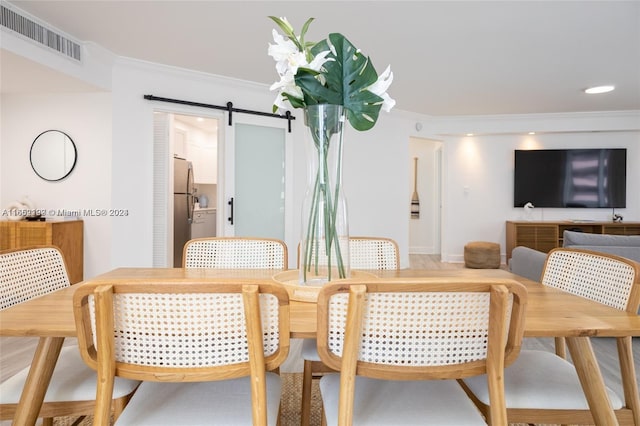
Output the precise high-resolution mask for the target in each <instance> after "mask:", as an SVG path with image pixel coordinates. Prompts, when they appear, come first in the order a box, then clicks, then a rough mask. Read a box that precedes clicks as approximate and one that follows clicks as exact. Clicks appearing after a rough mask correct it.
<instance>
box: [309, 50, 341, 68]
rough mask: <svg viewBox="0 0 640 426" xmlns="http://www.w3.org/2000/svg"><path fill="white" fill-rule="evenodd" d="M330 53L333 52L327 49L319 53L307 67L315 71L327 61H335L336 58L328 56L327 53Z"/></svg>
mask: <svg viewBox="0 0 640 426" xmlns="http://www.w3.org/2000/svg"><path fill="white" fill-rule="evenodd" d="M329 53H331V52H330V51H328V50H325V51H324V52H320V53H318V54H317V55H316V57H315V58H313V60H312V61H311V63H310V64H309V65H308V66H307V68H310V69H312V70H314V71H320V69H321V68H322V66H323V65H324V64H325V62H330V61H335V59H334V58H327V55H328V54H329Z"/></svg>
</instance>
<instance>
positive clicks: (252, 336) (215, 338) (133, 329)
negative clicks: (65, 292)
mask: <svg viewBox="0 0 640 426" xmlns="http://www.w3.org/2000/svg"><path fill="white" fill-rule="evenodd" d="M288 300H289V299H288V294H287V292H286V290H285V289H284V288H283V287H282V286H281V285H279V284H277V283H275V282H273V281H267V280H264V281H249V280H247V281H244V282H237V281H236V282H229V281H228V280H207V281H206V282H198V281H193V282H184V281H181V282H180V283H179V284H176V283H175V282H174V283H171V282H157V281H149V282H125V281H122V282H120V281H110V282H100V281H91V282H88V283H86V284H84V285H82V286H81V287H80V288H78V290H77V291H76V292H75V294H74V315H75V318H76V326H77V330H78V345H79V347H80V351H81V355H82V358H83V360H84V361H85V362H86V363H87V364H88V365H89V366H90V367H91V368H93V369H95V370H97V372H98V377H99V379H100V380H99V385H98V391H97V395H98V404H97V408H96V419H101V420H100V421H103V422H105V424H107V422H108V404H109V401H110V395H109V386H110V383H112V382H113V379H114V377H115V376H120V377H127V378H131V379H138V380H145V381H157V382H204V381H208V382H211V381H219V380H228V379H232V378H237V377H246V376H250V377H251V383H252V385H251V386H252V389H251V391H252V401H253V409H254V413H255V412H256V411H257V412H259V413H261V414H260V415H265V416H266V414H265V413H266V405H265V400H266V398H265V395H266V387H265V370H273V369H276V368H277V367H278V366H279V365H280V364H281V363H282V362H284V360H285V359H286V357H287V355H288V351H289V301H288ZM100 396H102V397H103V398H100ZM265 418H266V417H265ZM254 419H255V417H254Z"/></svg>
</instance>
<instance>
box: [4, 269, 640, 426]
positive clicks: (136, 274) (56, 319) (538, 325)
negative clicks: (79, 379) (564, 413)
mask: <svg viewBox="0 0 640 426" xmlns="http://www.w3.org/2000/svg"><path fill="white" fill-rule="evenodd" d="M278 272H282V271H274V270H240V269H238V270H222V269H182V268H118V269H115V270H113V271H110V272H107V273H105V274H102V275H99V276H97V277H95V278H93V279H92V280H95V279H99V280H118V281H119V280H130V281H135V280H137V279H140V280H149V279H157V280H158V281H163V282H175V283H176V285H178V284H179V283H181V282H182V283H186V282H194V281H202V280H207V279H219V278H229V279H234V280H235V279H272V277H273V276H274V275H278ZM367 276H372V277H373V278H371V279H379V278H383V279H393V280H412V279H418V278H438V279H442V280H451V281H455V280H461V279H463V280H466V279H469V280H475V279H482V280H486V279H496V280H501V279H514V280H516V281H519V282H521V283H523V284H524V285H525V286H526V287H527V290H528V303H527V309H526V318H525V330H524V335H525V337H565V338H566V341H567V347H568V349H569V351H570V354H571V357H572V360H573V363H574V365H575V367H576V370H577V372H578V375H579V376H580V379H581V383H582V384H583V389H584V392H585V395H586V397H587V401H588V402H589V407H590V409H591V411H592V413H593V416H594V419H595V421H596V424H598V425H617V424H618V421H617V419H616V417H615V414H614V412H613V410H612V407H611V404H610V403H609V399H608V397H607V393H606V388H605V385H604V381H603V378H602V374H601V372H600V369H599V367H598V364H597V361H596V358H595V354H594V351H593V348H592V346H591V342H590V337H595V336H605V337H628V336H640V316H639V315H636V314H633V313H628V312H624V311H620V310H618V309H614V308H610V307H607V306H604V305H601V304H599V303H596V302H593V301H590V300H588V299H584V298H581V297H578V296H574V295H571V294H568V293H565V292H563V291H560V290H557V289H555V288H551V287H547V286H543V285H542V284H540V283H537V282H534V281H531V280H528V279H526V278H523V277H520V276H518V275H514V274H511V273H509V272H507V271H505V270H501V269H452V270H441V269H438V270H414V269H402V270H397V271H370V273H368V274H367ZM79 285H82V284H81V283H80V284H76V285H74V286H71V287H69V288H66V289H62V290H59V291H56V292H53V293H50V294H48V295H45V296H42V297H39V298H36V299H33V300H30V301H28V302H25V303H22V304H19V305H16V306H13V307H10V308H7V309H5V310H3V311H0V335H2V336H25V337H39V343H38V346H37V348H36V351H35V354H34V358H33V361H32V363H31V368H30V372H29V376H28V378H27V382H26V383H25V387H24V389H23V392H22V397H21V399H20V403H19V405H18V409H17V411H16V415H15V417H14V424H19V425H33V424H35V422H36V420H37V417H38V412H39V407H40V406H41V405H42V401H43V399H44V395H45V393H46V389H47V387H48V385H49V381H50V379H51V375H52V374H53V369H54V367H55V364H56V361H57V358H58V355H59V353H60V349H61V348H62V345H63V343H64V339H65V338H66V337H75V336H76V329H75V321H74V318H73V310H72V301H73V293H74V291H75V289H76V288H77V287H78V286H79ZM290 295H291V296H292V300H291V301H290V330H291V337H297V338H313V337H315V333H316V304H315V303H314V302H313V301H302V300H295V299H296V297H295V293H291V292H290ZM621 357H622V359H621V360H620V361H621V365H622V371H623V372H627V373H629V372H631V373H633V372H634V371H635V366H634V364H633V354H632V353H630V351H629V353H627V352H626V351H623V352H622V354H621ZM622 379H623V382H624V384H623V386H625V387H626V386H635V388H631V389H637V381H636V375H635V374H623V377H622ZM627 403H628V404H631V405H634V406H635V407H638V406H639V405H640V402H639V401H627ZM635 416H636V424H640V422H639V421H638V420H637V416H638V414H637V413H636V414H635Z"/></svg>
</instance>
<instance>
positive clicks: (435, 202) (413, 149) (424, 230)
mask: <svg viewBox="0 0 640 426" xmlns="http://www.w3.org/2000/svg"><path fill="white" fill-rule="evenodd" d="M442 146H443V144H442V142H441V141H437V140H433V139H422V138H414V137H412V138H409V157H410V158H409V159H408V162H409V163H410V164H409V167H410V170H411V171H412V173H411V183H410V184H411V193H412V194H413V193H414V186H415V188H416V191H415V192H416V194H415V195H414V196H412V199H411V203H412V204H411V211H412V214H411V219H410V220H409V254H434V255H440V254H441V241H442V235H441V229H442V191H441V187H442V185H441V183H442ZM414 184H415V185H414Z"/></svg>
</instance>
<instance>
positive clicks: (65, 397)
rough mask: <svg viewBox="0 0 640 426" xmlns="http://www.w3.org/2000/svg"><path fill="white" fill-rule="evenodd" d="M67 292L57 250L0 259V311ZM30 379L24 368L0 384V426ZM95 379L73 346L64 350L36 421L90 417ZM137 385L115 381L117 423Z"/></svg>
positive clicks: (19, 253) (12, 253)
mask: <svg viewBox="0 0 640 426" xmlns="http://www.w3.org/2000/svg"><path fill="white" fill-rule="evenodd" d="M66 287H69V278H68V276H67V269H66V266H65V262H64V258H63V255H62V253H61V252H60V250H59V249H58V248H57V247H53V246H38V247H29V248H23V249H17V250H7V251H3V252H2V253H0V289H1V292H0V297H1V300H0V309H6V308H9V307H11V306H14V305H17V304H20V303H23V302H26V301H28V300H31V299H33V298H36V297H39V296H43V295H45V294H48V293H51V292H53V291H56V290H59V289H62V288H66ZM28 374H29V368H28V367H27V368H24V369H22V370H21V371H19V372H18V373H17V374H15V375H13V376H11V377H10V378H9V379H7V380H6V381H4V382H3V383H1V384H0V420H7V419H12V418H13V417H14V415H15V411H16V408H17V405H18V402H19V400H20V395H21V394H22V389H23V387H24V384H25V382H26V379H27V375H28ZM96 377H97V376H96V373H95V371H93V370H91V369H90V368H89V367H87V366H86V365H85V364H84V362H83V361H82V358H80V352H79V351H78V347H77V345H66V346H64V347H63V348H62V350H61V351H60V355H59V356H58V361H57V363H56V367H55V369H54V372H53V376H52V378H51V382H50V384H49V386H48V388H47V392H46V394H45V398H44V402H43V404H42V407H41V409H40V413H39V417H41V418H42V419H43V424H44V425H52V424H53V418H54V417H61V416H81V415H87V414H92V413H93V408H94V405H95V388H96ZM138 384H139V382H138V381H135V380H124V379H119V380H118V381H117V382H116V383H115V386H114V392H113V403H112V406H113V414H114V416H115V417H117V416H118V415H119V414H120V412H121V411H122V409H123V408H124V406H125V405H126V403H127V401H128V400H129V398H130V397H131V395H132V394H133V392H134V391H135V389H136V387H137V386H138Z"/></svg>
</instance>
